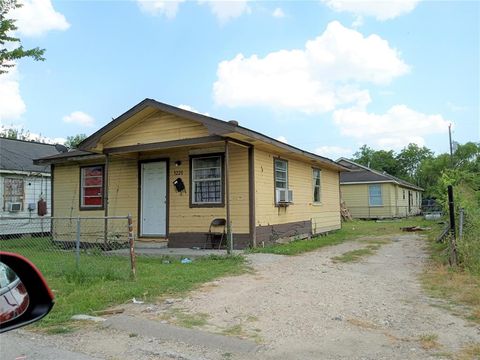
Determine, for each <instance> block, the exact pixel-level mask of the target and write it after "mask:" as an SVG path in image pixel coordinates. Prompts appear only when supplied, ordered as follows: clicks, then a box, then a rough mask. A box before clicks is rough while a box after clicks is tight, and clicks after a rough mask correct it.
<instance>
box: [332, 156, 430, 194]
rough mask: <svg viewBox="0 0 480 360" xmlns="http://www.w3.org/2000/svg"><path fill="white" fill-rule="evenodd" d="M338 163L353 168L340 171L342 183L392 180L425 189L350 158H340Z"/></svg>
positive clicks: (413, 187)
mask: <svg viewBox="0 0 480 360" xmlns="http://www.w3.org/2000/svg"><path fill="white" fill-rule="evenodd" d="M337 163H339V164H341V165H342V166H344V167H347V168H349V169H350V170H351V171H350V172H341V173H340V184H349V183H350V184H351V183H362V182H365V183H374V182H391V183H396V184H398V185H401V186H404V187H407V188H411V189H414V190H420V191H423V189H422V188H421V187H419V186H416V185H414V184H411V183H409V182H408V181H405V180H402V179H399V178H397V177H395V176H393V175H390V174H388V173H386V172H380V171H377V170H374V169H370V168H368V167H366V166H363V165H361V164H358V163H356V162H354V161H352V160H349V159H345V158H340V159H338V160H337Z"/></svg>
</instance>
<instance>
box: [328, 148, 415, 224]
mask: <svg viewBox="0 0 480 360" xmlns="http://www.w3.org/2000/svg"><path fill="white" fill-rule="evenodd" d="M337 163H338V164H340V165H342V166H343V167H346V168H348V169H349V170H350V171H349V172H342V173H341V174H340V193H341V199H342V201H344V202H345V204H346V206H347V208H348V209H349V210H350V213H351V214H352V216H353V217H354V218H360V219H371V218H392V217H406V216H411V215H418V214H420V209H421V204H422V193H423V189H422V188H420V187H418V186H415V185H413V184H410V183H408V182H406V181H404V180H401V179H399V178H397V177H394V176H392V175H390V174H387V173H385V172H380V171H376V170H373V169H370V168H368V167H366V166H363V165H360V164H357V163H356V162H353V161H351V160H348V159H345V158H340V159H339V160H337Z"/></svg>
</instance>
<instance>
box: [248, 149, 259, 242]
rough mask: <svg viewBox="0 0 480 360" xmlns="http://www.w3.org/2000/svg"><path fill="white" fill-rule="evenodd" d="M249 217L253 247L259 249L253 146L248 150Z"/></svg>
mask: <svg viewBox="0 0 480 360" xmlns="http://www.w3.org/2000/svg"><path fill="white" fill-rule="evenodd" d="M248 215H249V227H250V236H251V239H250V241H251V244H250V245H251V246H252V247H254V248H255V247H257V228H256V226H255V152H254V148H253V145H251V146H249V148H248Z"/></svg>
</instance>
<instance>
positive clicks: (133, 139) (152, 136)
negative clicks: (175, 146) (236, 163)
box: [104, 112, 208, 148]
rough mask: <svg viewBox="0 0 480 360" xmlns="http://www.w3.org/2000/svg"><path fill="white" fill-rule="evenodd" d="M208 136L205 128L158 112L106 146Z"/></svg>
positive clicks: (112, 146)
mask: <svg viewBox="0 0 480 360" xmlns="http://www.w3.org/2000/svg"><path fill="white" fill-rule="evenodd" d="M202 136H208V130H207V129H206V128H205V126H203V125H201V124H199V123H197V122H195V121H192V120H186V119H183V118H180V117H178V116H174V115H168V114H165V113H161V112H158V113H156V114H154V115H151V116H150V117H147V118H146V119H144V120H141V121H138V122H137V123H136V124H135V125H133V126H131V127H130V128H128V129H127V130H125V131H124V132H122V133H121V134H120V135H118V136H116V137H115V138H113V139H111V140H109V141H108V142H106V143H105V144H104V147H105V148H114V147H119V146H128V145H137V144H148V143H155V142H162V141H171V140H180V139H191V138H196V137H202Z"/></svg>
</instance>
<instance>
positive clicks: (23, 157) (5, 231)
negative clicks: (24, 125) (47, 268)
mask: <svg viewBox="0 0 480 360" xmlns="http://www.w3.org/2000/svg"><path fill="white" fill-rule="evenodd" d="M55 154H58V150H57V149H56V148H55V145H50V144H42V143H38V142H32V141H23V140H13V139H5V138H0V201H1V203H0V235H13V234H30V233H37V232H45V231H50V221H45V222H43V221H40V220H38V219H39V218H46V217H48V216H49V214H50V211H51V191H50V166H48V165H47V166H43V165H34V164H33V159H37V158H40V157H44V156H50V155H55ZM13 218H16V219H15V220H14V219H13Z"/></svg>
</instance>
